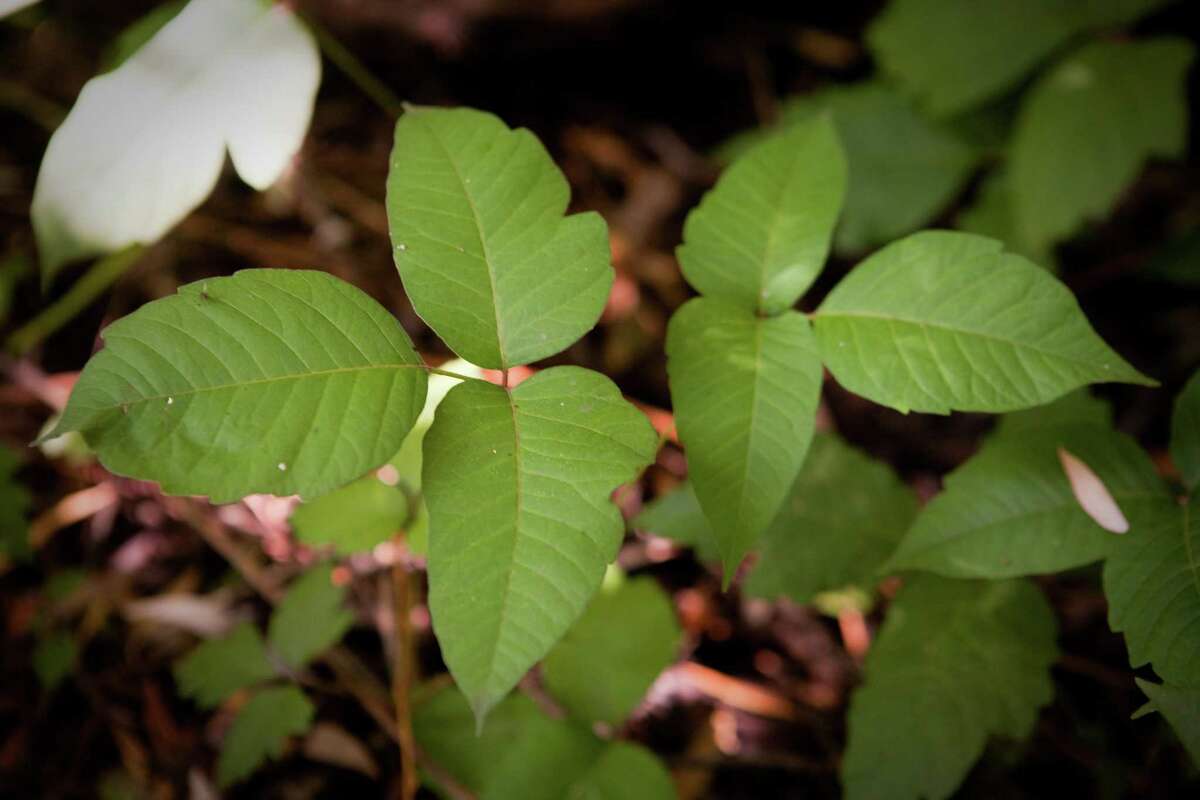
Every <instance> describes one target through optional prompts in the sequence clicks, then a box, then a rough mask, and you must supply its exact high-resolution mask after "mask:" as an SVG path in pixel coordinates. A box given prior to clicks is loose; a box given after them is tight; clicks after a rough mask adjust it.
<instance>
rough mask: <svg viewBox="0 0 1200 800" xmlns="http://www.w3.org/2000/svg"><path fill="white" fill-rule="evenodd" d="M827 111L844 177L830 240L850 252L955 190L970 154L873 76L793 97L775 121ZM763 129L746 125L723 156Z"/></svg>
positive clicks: (908, 223)
mask: <svg viewBox="0 0 1200 800" xmlns="http://www.w3.org/2000/svg"><path fill="white" fill-rule="evenodd" d="M821 114H830V115H832V117H833V121H834V123H835V125H836V127H837V132H838V138H839V139H840V140H841V143H842V148H843V149H844V150H845V153H846V162H847V165H848V168H849V183H848V185H847V187H846V202H845V208H844V209H843V211H842V215H841V220H840V222H839V223H838V228H837V234H836V235H835V237H834V246H835V248H836V249H837V251H838V252H841V253H856V252H859V251H862V250H865V249H866V248H868V247H873V246H875V245H880V244H883V243H884V242H889V241H891V240H892V239H895V238H896V237H897V236H903V235H904V234H906V233H911V232H912V231H914V230H916V229H917V228H919V227H920V226H922V225H924V224H925V223H927V222H928V221H929V220H930V219H932V218H933V217H934V216H935V215H937V213H938V212H939V211H941V210H942V209H944V208H945V207H946V205H947V204H948V203H949V202H950V201H951V200H952V199H953V198H954V195H955V194H956V193H957V192H958V190H959V189H960V188H961V187H962V185H963V183H964V182H965V181H966V179H967V177H968V176H969V174H970V172H971V169H972V167H973V165H974V163H975V160H976V154H975V153H973V152H972V151H971V149H970V148H969V147H967V146H966V145H965V144H964V143H963V142H962V141H960V140H959V139H958V138H957V137H956V136H955V135H954V134H953V133H951V132H950V131H949V130H947V129H946V128H945V127H943V126H941V125H938V124H937V123H935V122H932V121H930V120H928V119H926V118H925V117H923V116H922V115H921V114H920V113H918V112H917V110H916V109H915V108H913V106H912V104H911V103H910V102H909V101H907V100H906V99H905V98H904V97H902V96H901V95H900V94H899V93H898V92H896V91H895V90H894V89H892V88H890V87H888V86H886V85H884V84H881V83H877V82H866V83H861V84H855V85H851V86H844V87H842V86H838V87H833V88H829V89H824V90H821V91H819V92H815V93H813V94H811V95H804V96H801V97H794V98H791V99H790V100H788V101H787V102H786V103H785V104H784V106H783V109H782V113H781V125H782V126H784V127H787V126H790V125H795V124H800V123H802V122H804V121H806V120H809V119H812V118H813V117H814V116H817V115H821ZM768 135H770V132H769V131H763V130H759V131H752V132H750V133H746V134H742V135H740V136H738V137H736V138H735V139H734V140H733V141H731V142H729V143H728V144H727V145H726V146H725V147H723V148H722V153H721V155H722V156H723V157H724V158H726V159H730V158H733V157H735V156H736V155H738V154H740V153H742V152H745V151H746V149H748V148H749V147H751V146H753V145H754V143H756V142H758V141H761V140H762V139H763V138H764V137H765V136H768Z"/></svg>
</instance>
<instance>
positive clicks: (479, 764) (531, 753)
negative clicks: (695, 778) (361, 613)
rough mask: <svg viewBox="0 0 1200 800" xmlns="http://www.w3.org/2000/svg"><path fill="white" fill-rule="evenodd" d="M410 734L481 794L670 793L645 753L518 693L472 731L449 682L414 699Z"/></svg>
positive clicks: (583, 799) (556, 799) (638, 797)
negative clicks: (597, 734) (564, 718)
mask: <svg viewBox="0 0 1200 800" xmlns="http://www.w3.org/2000/svg"><path fill="white" fill-rule="evenodd" d="M413 734H414V736H415V737H416V740H417V744H418V745H419V746H420V747H421V749H422V750H423V751H424V752H425V753H427V754H428V755H429V759H430V760H431V761H432V762H434V763H436V764H437V765H438V766H439V767H441V768H442V769H444V770H445V771H446V772H447V773H448V774H449V775H450V776H451V777H452V778H454V780H455V781H456V782H457V783H458V784H459V785H461V786H462V787H464V788H466V789H467V790H469V791H471V792H472V793H473V795H474V796H476V797H478V798H479V800H511V798H517V797H519V798H521V800H564V799H565V800H670V799H671V798H674V797H675V796H676V795H675V791H674V788H673V786H672V784H671V780H670V776H669V774H668V773H667V771H666V769H665V768H664V767H663V765H662V763H661V762H660V761H659V760H658V759H657V758H655V757H654V755H653V754H651V753H650V752H649V751H647V750H645V749H644V748H642V747H639V746H637V745H633V744H630V743H627V742H610V743H606V742H602V741H601V740H599V739H597V738H596V737H595V736H594V735H592V733H591V732H590V731H589V730H588V729H587V728H586V727H583V726H581V725H574V724H570V723H568V722H565V721H562V720H554V719H550V718H549V717H547V716H546V715H545V714H543V713H542V712H541V710H540V709H539V708H538V707H537V705H536V704H535V703H534V702H533V701H532V700H530V699H529V698H528V697H526V696H524V695H521V694H515V695H511V696H509V697H507V698H505V699H504V701H503V702H501V703H500V704H499V705H497V706H496V708H495V709H494V710H493V711H492V713H491V715H490V716H489V717H488V719H487V721H486V722H485V723H484V724H483V726H482V728H481V729H480V731H479V733H478V735H476V731H475V720H474V718H473V714H472V712H471V708H470V706H469V705H468V704H467V702H466V699H465V698H464V697H463V696H462V694H461V693H459V692H458V691H457V690H456V689H454V688H452V687H451V688H445V689H442V690H440V691H438V692H436V693H435V694H433V695H431V696H429V697H427V698H425V699H424V700H420V701H417V702H415V703H414V708H413ZM430 782H431V783H434V787H435V788H436V783H435V782H433V781H430ZM446 796H449V795H446Z"/></svg>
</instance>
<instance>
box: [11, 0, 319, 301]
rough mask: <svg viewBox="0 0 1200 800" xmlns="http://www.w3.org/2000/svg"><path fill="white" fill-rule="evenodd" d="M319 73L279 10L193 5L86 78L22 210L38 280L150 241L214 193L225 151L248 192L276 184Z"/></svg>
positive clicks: (230, 3)
mask: <svg viewBox="0 0 1200 800" xmlns="http://www.w3.org/2000/svg"><path fill="white" fill-rule="evenodd" d="M320 71H321V64H320V58H319V56H318V54H317V48H316V44H315V42H314V41H313V38H312V36H311V35H310V34H309V32H308V31H307V30H306V29H305V28H304V26H303V25H301V24H300V22H298V21H297V19H296V17H295V15H294V13H293V12H292V10H291V9H290V8H289V7H288V6H287V5H286V4H282V3H263V2H259V0H191V2H189V3H188V5H187V6H186V7H185V8H184V9H183V10H182V11H180V12H179V14H178V15H177V16H176V17H175V18H174V19H172V20H171V21H169V22H167V23H166V24H165V25H163V26H162V28H161V30H159V31H158V32H157V33H155V34H154V35H153V37H151V38H150V39H149V41H147V42H146V43H145V45H144V46H142V47H141V48H140V49H139V50H138V51H137V52H136V53H134V54H133V55H132V56H131V57H129V58H128V59H127V60H126V61H125V62H124V63H122V64H121V65H120V66H119V67H117V68H116V69H114V70H113V71H112V72H109V73H106V74H104V75H100V76H97V77H95V78H93V79H92V80H91V81H89V82H88V83H87V85H85V86H84V88H83V91H82V92H80V95H79V99H78V100H77V101H76V103H75V106H74V108H72V110H71V113H70V114H69V115H68V116H67V118H66V120H65V121H64V122H63V124H62V125H61V126H60V127H59V128H58V129H57V130H56V131H55V132H54V135H53V136H52V137H51V139H50V144H49V145H48V146H47V148H46V155H45V157H44V158H43V160H42V166H41V170H40V172H39V173H38V181H37V187H36V189H35V191H34V198H33V209H32V216H33V226H34V230H35V231H36V233H37V238H38V249H39V250H40V252H41V256H42V271H43V281H44V282H45V283H48V282H49V281H50V280H51V279H52V278H53V276H54V275H55V273H56V272H57V271H58V270H59V269H60V268H61V267H62V265H63V264H64V263H66V262H68V261H72V260H75V259H78V258H84V257H87V256H93V255H99V254H103V253H109V252H115V251H117V250H120V249H122V248H124V247H126V246H128V245H130V244H134V243H139V242H140V243H150V242H153V241H155V240H157V239H158V238H159V237H161V236H162V235H163V234H164V233H166V232H167V231H168V230H169V229H170V228H171V227H172V226H174V225H175V224H176V223H177V222H179V221H180V220H181V219H183V217H184V216H186V215H187V214H188V213H189V212H190V211H191V210H192V209H193V208H195V207H196V206H197V205H199V204H200V203H201V202H202V201H203V200H204V198H205V197H206V196H207V195H208V194H209V192H211V191H212V188H213V186H214V185H215V184H216V181H217V178H218V176H219V175H220V172H221V167H222V164H223V163H224V160H225V152H226V148H228V151H229V155H230V157H231V158H232V160H233V164H234V167H235V168H236V169H237V172H238V174H239V175H240V176H241V177H242V179H243V180H245V181H246V182H247V183H249V184H250V185H251V186H253V187H255V188H256V189H265V188H266V187H267V186H269V185H271V184H272V183H274V182H275V180H276V179H277V178H278V177H279V176H280V174H281V173H282V172H283V170H284V168H285V167H286V166H287V164H288V161H289V160H290V159H291V157H292V156H293V155H294V154H295V153H296V151H297V150H298V149H299V147H300V143H301V140H302V139H303V137H304V133H305V131H306V130H307V129H308V122H309V119H310V117H311V116H312V108H313V99H314V97H315V95H316V90H317V84H318V82H319V80H320ZM114 198H116V200H114Z"/></svg>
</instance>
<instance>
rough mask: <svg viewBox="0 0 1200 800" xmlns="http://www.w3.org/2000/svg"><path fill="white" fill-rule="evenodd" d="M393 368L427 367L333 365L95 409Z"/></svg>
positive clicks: (114, 408)
mask: <svg viewBox="0 0 1200 800" xmlns="http://www.w3.org/2000/svg"><path fill="white" fill-rule="evenodd" d="M395 369H427V367H426V366H425V365H424V364H367V365H364V366H359V367H335V368H333V369H322V370H313V371H311V372H300V373H294V374H290V375H279V376H274V377H270V378H255V379H253V380H249V381H242V382H240V383H223V384H219V385H216V386H200V387H196V388H192V389H183V390H181V391H177V392H166V393H164V394H157V395H147V396H145V397H139V398H137V399H134V400H124V401H122V402H119V403H115V404H113V405H109V406H103V407H101V408H99V409H97V410H114V411H115V410H116V409H118V408H121V407H123V406H132V405H138V404H141V403H149V402H151V401H154V400H167V399H174V398H178V397H191V396H194V395H199V394H205V393H208V392H223V391H229V390H230V389H242V388H246V387H249V386H263V385H266V384H271V383H283V382H285V381H297V380H304V379H307V378H324V377H327V376H329V375H340V374H347V373H351V372H367V371H370V370H395Z"/></svg>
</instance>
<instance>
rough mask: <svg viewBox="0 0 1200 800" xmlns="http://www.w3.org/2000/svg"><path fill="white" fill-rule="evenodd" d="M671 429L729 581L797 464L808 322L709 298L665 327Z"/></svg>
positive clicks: (807, 390) (813, 368)
mask: <svg viewBox="0 0 1200 800" xmlns="http://www.w3.org/2000/svg"><path fill="white" fill-rule="evenodd" d="M667 374H668V375H669V376H670V383H671V399H672V402H673V404H674V406H675V423H676V425H677V427H678V430H679V438H680V439H681V441H682V442H683V444H684V447H685V448H686V450H687V456H688V468H689V472H690V479H691V482H692V485H693V486H694V487H695V489H696V496H697V497H698V498H699V500H700V505H701V506H702V507H703V508H704V512H705V514H706V515H707V516H708V518H709V520H710V521H711V522H712V530H713V532H714V533H715V535H716V542H717V546H718V547H719V549H720V551H721V558H722V561H723V562H724V566H725V576H726V581H727V582H728V580H730V579H731V578H732V577H733V574H734V572H735V571H736V569H737V566H738V564H739V563H740V562H741V560H742V557H743V556H744V555H745V554H746V552H747V551H748V550H750V549H751V548H752V547H753V546H754V545H755V543H756V542H757V541H758V538H759V536H760V535H761V534H762V532H763V531H764V530H765V529H766V527H767V526H768V525H769V524H770V523H771V520H772V519H773V518H774V517H775V514H776V513H777V512H778V510H779V507H780V505H781V504H782V503H783V501H784V498H785V497H787V492H788V488H789V487H790V486H791V484H792V481H793V480H795V477H796V473H797V472H799V471H800V466H801V464H803V463H804V455H805V453H806V452H807V451H808V443H809V441H810V440H811V439H812V433H813V420H814V416H815V414H816V410H817V403H818V400H819V398H820V392H821V379H822V371H821V362H820V358H819V357H818V355H817V351H816V347H815V343H814V341H813V337H812V329H811V328H810V327H809V324H808V321H807V320H806V319H805V318H804V317H803V316H802V315H801V314H799V313H797V312H795V311H787V312H784V313H782V314H780V315H778V316H774V317H766V318H764V317H760V316H757V315H756V314H754V313H753V312H751V311H747V310H743V309H740V308H738V307H737V306H732V305H728V304H726V303H723V302H721V301H718V300H713V299H709V298H696V299H693V300H690V301H689V302H687V303H686V304H685V305H684V306H683V307H682V308H680V309H679V310H678V311H676V312H675V315H674V316H673V317H672V318H671V322H670V325H669V327H668V329H667Z"/></svg>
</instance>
